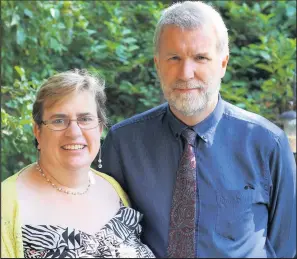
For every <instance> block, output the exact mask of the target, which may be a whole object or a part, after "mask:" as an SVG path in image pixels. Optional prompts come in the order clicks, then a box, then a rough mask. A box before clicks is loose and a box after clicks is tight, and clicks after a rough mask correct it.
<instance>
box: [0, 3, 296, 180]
mask: <svg viewBox="0 0 297 259" xmlns="http://www.w3.org/2000/svg"><path fill="white" fill-rule="evenodd" d="M209 2H210V3H212V4H213V5H214V6H215V7H216V8H217V9H218V10H219V11H220V12H221V13H222V15H223V17H224V19H225V21H226V23H227V27H228V28H229V34H230V60H229V66H228V69H227V73H226V76H225V78H224V80H223V85H222V90H221V93H222V96H223V97H224V98H225V99H226V100H228V101H230V102H232V103H234V104H235V105H237V106H239V107H242V108H244V109H247V110H250V111H254V112H257V113H259V114H261V115H263V116H265V117H266V118H268V119H270V120H272V121H276V120H277V116H278V114H279V113H281V112H282V111H283V110H284V109H285V108H286V102H287V101H288V100H290V99H292V98H293V91H292V89H293V84H294V80H295V78H296V77H295V70H296V68H295V59H296V36H295V34H296V3H295V1H236V2H235V1H209ZM111 3H112V4H111ZM1 4H2V8H1V17H2V23H1V27H2V28H1V29H2V63H1V72H2V88H1V93H2V97H1V102H2V106H1V120H2V124H1V130H2V136H1V139H2V143H1V152H2V162H1V171H2V180H3V179H5V178H7V177H8V176H9V175H11V174H13V173H15V172H17V171H18V170H19V169H20V168H21V167H23V166H24V165H26V164H28V163H31V162H34V161H35V160H36V151H35V148H34V145H33V139H34V138H33V134H32V126H31V111H32V102H33V100H34V98H35V93H36V89H37V88H38V87H39V86H40V84H41V83H42V82H43V81H44V79H46V78H47V77H49V76H50V75H52V74H54V73H56V72H61V71H65V70H68V69H72V68H87V69H88V70H90V71H92V72H94V73H97V74H100V75H101V76H103V77H104V78H105V80H106V86H107V88H106V92H107V97H108V102H107V106H108V116H109V118H110V123H111V124H114V123H116V122H119V121H121V120H123V119H125V118H127V117H129V116H132V115H133V114H136V113H139V112H142V111H144V110H146V109H149V108H151V107H153V106H156V105H158V104H160V103H161V102H163V101H164V100H163V96H162V93H161V91H160V87H159V82H158V80H157V74H156V71H155V68H154V64H153V47H152V39H153V33H154V28H155V25H156V22H157V20H158V18H159V16H160V13H161V10H162V9H164V8H165V7H166V6H168V4H166V3H165V2H161V1H160V2H158V1H138V2H137V1H113V2H110V1H2V2H1ZM105 134H106V130H105V132H104V135H103V138H104V136H105Z"/></svg>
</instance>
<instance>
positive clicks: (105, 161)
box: [100, 129, 127, 191]
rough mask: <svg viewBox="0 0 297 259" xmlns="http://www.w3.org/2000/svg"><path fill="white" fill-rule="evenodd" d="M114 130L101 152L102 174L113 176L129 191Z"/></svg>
mask: <svg viewBox="0 0 297 259" xmlns="http://www.w3.org/2000/svg"><path fill="white" fill-rule="evenodd" d="M118 144H119V143H117V142H116V140H115V137H114V132H113V131H112V129H111V130H110V131H109V132H108V134H107V136H106V138H105V140H104V142H103V145H102V150H101V159H102V168H101V169H100V171H101V172H103V173H106V174H108V175H110V176H112V177H113V178H114V179H115V180H116V181H117V182H118V183H119V184H120V185H121V187H122V188H123V189H124V190H125V191H127V188H126V184H125V179H124V175H123V172H122V164H121V160H120V156H119V152H118V150H117V148H116V147H117V145H118Z"/></svg>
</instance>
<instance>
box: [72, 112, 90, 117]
mask: <svg viewBox="0 0 297 259" xmlns="http://www.w3.org/2000/svg"><path fill="white" fill-rule="evenodd" d="M76 116H77V117H82V116H94V115H93V114H92V113H90V112H82V113H77V114H76Z"/></svg>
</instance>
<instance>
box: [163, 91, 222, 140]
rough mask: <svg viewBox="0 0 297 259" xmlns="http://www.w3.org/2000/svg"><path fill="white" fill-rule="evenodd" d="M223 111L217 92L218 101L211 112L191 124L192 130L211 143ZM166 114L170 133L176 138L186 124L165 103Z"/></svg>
mask: <svg viewBox="0 0 297 259" xmlns="http://www.w3.org/2000/svg"><path fill="white" fill-rule="evenodd" d="M223 112H224V102H223V100H222V98H221V95H220V94H219V95H218V103H217V105H216V107H215V109H214V110H213V112H212V113H211V114H209V115H208V116H207V117H206V118H205V119H204V120H203V121H201V122H199V123H198V124H196V125H194V126H192V128H193V130H194V131H195V132H196V133H197V135H198V136H200V138H201V139H202V140H204V141H205V142H211V143H212V141H213V137H214V133H215V131H216V127H217V125H218V123H219V121H220V120H221V118H222V115H223ZM166 114H167V116H166V117H167V119H168V123H169V126H170V129H171V131H172V134H174V136H175V137H176V138H179V137H180V134H181V133H182V131H183V130H184V129H186V128H187V127H188V126H187V125H186V124H184V123H183V122H182V121H180V120H179V119H178V118H176V117H175V115H174V114H173V113H172V111H171V110H170V108H169V105H167V113H166Z"/></svg>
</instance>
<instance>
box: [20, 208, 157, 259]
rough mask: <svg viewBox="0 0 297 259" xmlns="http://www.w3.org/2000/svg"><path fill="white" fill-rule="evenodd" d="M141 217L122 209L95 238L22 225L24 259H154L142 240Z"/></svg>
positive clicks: (67, 230) (65, 229)
mask: <svg viewBox="0 0 297 259" xmlns="http://www.w3.org/2000/svg"><path fill="white" fill-rule="evenodd" d="M141 218H142V214H141V213H140V212H138V211H136V210H134V209H132V208H127V207H125V206H121V207H120V209H119V211H118V212H117V214H116V215H115V216H114V217H113V218H112V219H111V220H110V221H109V222H108V223H107V224H106V225H104V226H103V228H102V229H101V230H100V231H99V232H97V233H96V234H94V235H90V234H87V233H85V232H83V231H80V230H77V229H74V228H70V227H61V226H53V225H36V226H33V225H23V226H22V236H23V245H24V256H25V258H129V257H130V258H152V257H155V256H154V254H153V253H152V252H151V250H150V249H149V248H148V247H147V246H146V245H145V244H143V243H142V242H141V241H140V233H141V226H140V224H139V222H140V220H141Z"/></svg>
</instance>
